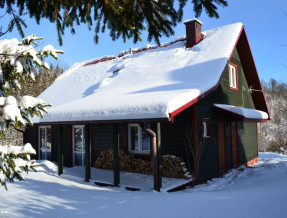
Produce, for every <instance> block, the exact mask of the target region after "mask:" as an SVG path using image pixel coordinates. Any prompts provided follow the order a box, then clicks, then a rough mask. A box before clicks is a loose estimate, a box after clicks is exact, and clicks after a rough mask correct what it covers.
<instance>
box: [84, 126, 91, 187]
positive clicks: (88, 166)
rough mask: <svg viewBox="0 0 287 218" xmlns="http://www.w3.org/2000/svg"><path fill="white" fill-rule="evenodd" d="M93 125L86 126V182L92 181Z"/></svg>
mask: <svg viewBox="0 0 287 218" xmlns="http://www.w3.org/2000/svg"><path fill="white" fill-rule="evenodd" d="M90 130H91V125H90V124H87V125H85V181H86V182H90V179H91V131H90Z"/></svg>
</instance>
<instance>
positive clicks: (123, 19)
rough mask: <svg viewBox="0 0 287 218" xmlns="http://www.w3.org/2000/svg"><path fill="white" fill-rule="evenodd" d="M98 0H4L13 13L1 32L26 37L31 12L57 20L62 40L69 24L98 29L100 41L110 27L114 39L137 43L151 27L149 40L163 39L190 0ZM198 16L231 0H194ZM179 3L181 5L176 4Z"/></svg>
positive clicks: (214, 13)
mask: <svg viewBox="0 0 287 218" xmlns="http://www.w3.org/2000/svg"><path fill="white" fill-rule="evenodd" d="M177 2H178V4H175V2H174V0H105V1H102V0H97V1H78V0H70V1H64V0H63V1H59V0H49V1H38V0H17V1H10V0H0V7H1V8H3V9H4V8H5V9H6V13H8V14H10V15H11V16H12V19H11V22H10V23H9V25H8V27H7V28H6V29H5V30H3V27H2V28H1V29H0V36H1V35H2V34H4V33H6V32H9V31H12V30H13V28H14V27H17V29H18V30H19V33H20V34H21V36H22V37H23V35H24V34H23V27H26V24H25V22H24V21H23V20H22V19H21V16H22V15H23V13H24V12H28V13H29V15H30V17H31V18H35V19H36V21H37V23H38V24H39V23H40V20H41V19H43V18H44V19H48V20H49V21H50V22H51V23H55V24H56V27H57V30H58V40H59V43H60V44H62V35H63V34H64V32H65V30H66V29H67V28H69V29H70V31H71V32H72V33H75V28H74V27H75V26H76V25H80V24H82V23H85V24H87V26H88V28H89V29H92V28H93V29H94V31H95V36H94V41H95V42H96V43H98V41H99V33H100V32H104V31H105V30H106V29H109V31H110V36H111V37H112V39H113V40H116V39H118V38H120V37H121V38H123V40H124V41H126V40H127V39H131V38H132V39H133V41H134V42H135V43H136V42H137V41H140V40H141V33H142V31H145V30H147V31H148V40H149V41H151V40H155V41H156V42H157V43H159V39H160V37H161V36H163V35H164V36H171V35H173V34H174V31H173V27H174V26H176V24H177V23H178V22H180V21H181V19H182V15H183V8H184V7H185V5H186V3H187V2H188V1H187V0H177ZM191 3H192V4H193V6H194V7H193V10H194V12H195V16H196V17H198V16H200V14H201V13H202V11H203V10H205V11H206V13H207V14H208V16H209V17H216V18H218V17H219V14H218V13H217V5H219V6H227V5H228V4H227V0H192V1H191ZM175 5H178V7H177V8H175Z"/></svg>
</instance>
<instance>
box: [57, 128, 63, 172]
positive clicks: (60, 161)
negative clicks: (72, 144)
mask: <svg viewBox="0 0 287 218" xmlns="http://www.w3.org/2000/svg"><path fill="white" fill-rule="evenodd" d="M58 131H59V134H58V139H57V144H58V175H61V174H63V168H64V167H63V165H64V160H63V158H64V157H63V141H64V140H63V126H60V127H59V130H58Z"/></svg>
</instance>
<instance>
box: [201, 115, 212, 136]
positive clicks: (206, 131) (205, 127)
mask: <svg viewBox="0 0 287 218" xmlns="http://www.w3.org/2000/svg"><path fill="white" fill-rule="evenodd" d="M202 138H203V139H205V140H206V139H210V138H211V133H210V119H209V118H202Z"/></svg>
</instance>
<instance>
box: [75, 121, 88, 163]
mask: <svg viewBox="0 0 287 218" xmlns="http://www.w3.org/2000/svg"><path fill="white" fill-rule="evenodd" d="M76 128H82V131H83V136H84V137H83V138H82V143H83V147H82V150H81V151H76V150H75V132H74V129H76ZM85 137H86V136H85V125H73V128H72V139H73V140H72V141H73V166H76V165H75V163H76V160H75V156H76V154H81V155H82V166H85V148H86V145H85Z"/></svg>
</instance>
